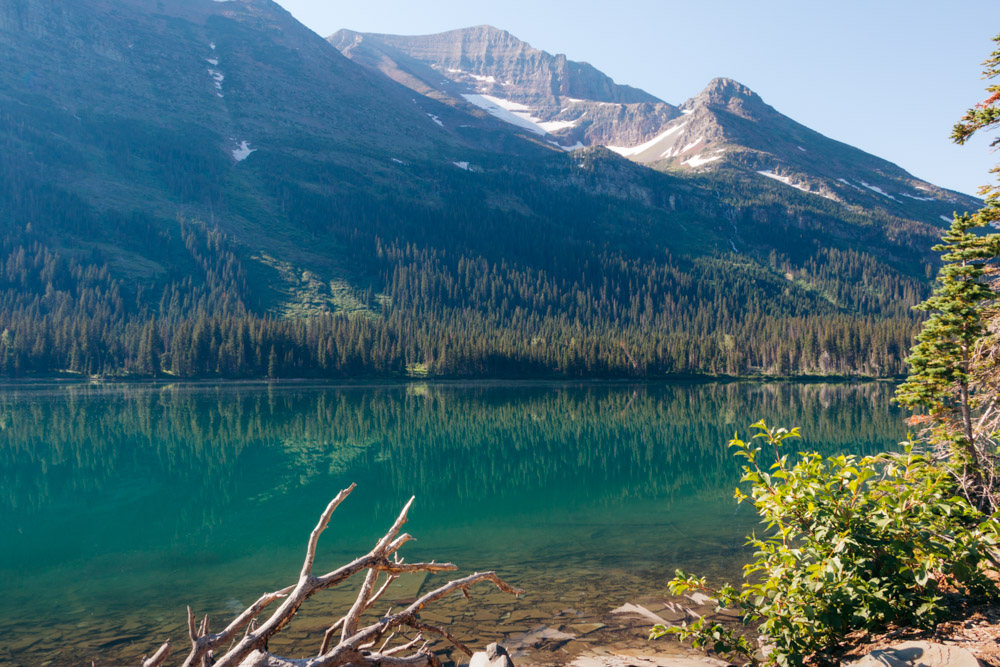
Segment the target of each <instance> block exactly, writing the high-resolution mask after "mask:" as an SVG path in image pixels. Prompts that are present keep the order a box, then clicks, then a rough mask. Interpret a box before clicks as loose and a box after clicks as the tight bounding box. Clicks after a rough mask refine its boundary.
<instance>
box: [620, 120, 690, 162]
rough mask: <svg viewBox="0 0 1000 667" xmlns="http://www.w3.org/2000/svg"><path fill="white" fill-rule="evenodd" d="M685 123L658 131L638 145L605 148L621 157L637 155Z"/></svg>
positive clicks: (679, 129)
mask: <svg viewBox="0 0 1000 667" xmlns="http://www.w3.org/2000/svg"><path fill="white" fill-rule="evenodd" d="M685 125H687V123H681V124H680V125H675V126H673V127H672V128H670V129H669V130H666V131H665V132H661V133H659V134H658V135H656V136H655V137H653V138H652V139H650V140H649V141H647V142H646V143H644V144H639V145H638V146H605V148H607V149H608V150H609V151H614V152H615V153H618V154H619V155H621V156H622V157H629V156H631V155H638V154H639V153H643V152H645V151H647V150H649V149H650V148H652V147H653V146H655V145H656V144H658V143H660V142H661V141H663V140H664V139H666V138H667V137H669V136H671V135H674V134H677V133H678V132H680V131H681V129H683V128H684V126H685Z"/></svg>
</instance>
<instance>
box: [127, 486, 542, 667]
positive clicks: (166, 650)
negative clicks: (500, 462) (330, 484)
mask: <svg viewBox="0 0 1000 667" xmlns="http://www.w3.org/2000/svg"><path fill="white" fill-rule="evenodd" d="M354 487H355V485H354V484H352V485H351V486H350V487H348V488H346V489H344V490H343V491H341V492H340V493H338V494H337V496H336V497H335V498H334V499H333V500H332V501H330V504H329V505H327V507H326V509H325V510H324V511H323V514H322V515H321V516H320V519H319V521H318V522H317V524H316V527H315V528H313V530H312V532H311V533H310V534H309V541H308V543H307V545H306V556H305V560H304V561H303V563H302V570H301V572H300V573H299V579H298V581H297V582H296V583H295V584H292V585H291V586H287V587H285V588H282V589H280V590H277V591H274V592H272V593H265V594H264V595H262V596H261V597H260V598H258V599H257V601H256V602H254V603H253V604H251V605H250V606H249V607H247V608H246V609H245V610H244V611H243V612H242V613H240V614H239V615H238V616H237V617H236V618H235V619H233V620H232V621H231V622H230V623H229V625H227V626H226V627H225V628H224V629H223V630H221V631H220V632H217V633H214V634H213V633H211V632H210V631H209V618H208V616H205V617H204V618H203V619H202V621H201V622H200V623H198V622H196V620H195V615H194V613H193V612H192V611H191V608H190V607H188V610H187V615H188V623H187V625H188V636H189V638H190V640H191V649H190V651H189V652H188V654H187V656H186V657H185V659H184V662H183V663H182V667H209V665H212V666H214V667H235V666H237V665H238V666H240V667H340V666H341V665H347V664H349V663H350V664H353V665H369V666H376V665H377V666H380V667H437V665H438V661H437V658H436V657H435V655H434V653H433V652H431V651H430V649H429V648H428V645H429V642H430V640H428V639H426V636H428V635H436V636H438V637H441V638H443V639H445V640H446V641H448V642H450V643H452V644H454V645H455V646H456V647H458V648H459V649H460V650H462V651H463V652H465V653H468V654H469V655H471V652H470V651H469V649H468V647H466V646H465V645H464V644H462V643H461V642H460V641H458V640H457V639H456V638H455V637H454V636H453V635H452V634H451V633H450V632H449V631H448V630H447V629H446V628H439V627H435V626H432V625H428V624H426V623H424V622H423V621H421V620H420V617H419V614H420V611H421V610H422V609H424V608H425V607H426V606H428V605H430V604H432V603H434V602H436V601H438V600H440V599H442V598H444V597H446V596H448V595H451V594H453V593H456V592H459V591H461V592H462V593H464V594H465V595H466V596H467V597H468V591H469V589H470V588H472V587H473V586H474V585H476V584H478V583H481V582H490V583H492V584H493V585H494V586H496V587H497V588H498V589H500V590H501V591H503V592H504V593H510V594H511V595H515V596H517V595H520V594H521V593H522V591H520V590H518V589H516V588H514V587H512V586H510V585H508V584H507V583H506V582H504V581H503V580H502V579H500V578H499V577H498V576H497V575H496V574H495V573H494V572H477V573H475V574H470V575H469V576H467V577H463V578H461V579H455V580H453V581H450V582H448V583H446V584H444V585H443V586H441V587H439V588H437V589H435V590H433V591H430V592H429V593H426V594H424V595H422V596H420V597H419V598H418V599H417V600H416V601H415V602H413V603H412V604H410V605H409V606H408V607H406V608H405V609H403V610H402V611H399V612H396V613H389V614H386V615H385V616H383V617H382V618H380V619H379V620H378V621H377V622H375V623H372V624H370V625H367V626H365V627H359V626H360V621H361V617H362V615H363V614H364V613H365V612H366V611H368V610H369V609H371V607H372V606H373V605H374V604H375V603H376V602H377V601H378V600H379V598H381V597H382V596H383V595H384V594H385V592H386V591H387V590H388V588H389V586H390V584H392V582H394V581H395V580H396V579H397V578H398V577H400V576H401V575H404V574H408V573H413V572H428V573H438V572H450V571H454V570H457V569H458V568H457V567H456V566H455V565H453V564H451V563H435V562H430V563H404V562H403V561H402V559H400V558H399V556H398V554H397V552H398V551H399V549H400V547H402V546H403V545H404V544H406V543H407V542H409V541H410V540H412V539H413V538H412V537H411V536H410V535H408V534H406V533H403V534H400V530H401V529H402V527H403V524H405V523H406V521H407V514H408V513H409V510H410V506H411V505H412V503H413V498H411V499H410V501H409V502H407V503H406V505H405V506H404V507H403V509H402V511H401V512H400V513H399V516H398V517H397V518H396V520H395V522H394V523H393V524H392V527H391V528H389V531H388V532H387V533H386V534H385V535H384V536H383V537H382V538H381V539H380V540H379V541H378V542H377V543H376V544H375V546H374V548H372V550H371V551H369V552H368V553H367V554H365V555H364V556H360V557H358V558H356V559H354V560H353V561H351V562H350V563H347V564H346V565H342V566H341V567H339V568H337V569H335V570H332V571H330V572H327V573H325V574H322V575H316V574H314V573H313V564H314V562H315V560H316V549H317V546H318V544H319V538H320V535H321V534H322V533H323V531H325V530H326V527H327V524H329V522H330V517H331V516H332V515H333V512H334V511H335V510H336V509H337V507H339V506H340V504H341V503H342V502H343V501H344V499H346V498H347V496H348V495H350V493H351V492H352V491H353V490H354ZM361 572H365V579H364V582H363V583H362V585H361V590H360V591H359V592H358V595H357V598H356V599H355V600H354V604H353V605H351V608H350V610H349V611H348V612H347V613H346V614H345V615H344V616H343V617H342V618H340V619H338V620H337V621H336V622H334V623H333V624H331V625H330V627H329V628H328V629H327V631H326V633H325V634H324V636H323V642H322V644H321V646H320V650H319V653H318V654H317V655H316V656H314V657H311V658H306V659H291V658H284V657H281V656H277V655H274V654H272V653H270V652H269V651H268V648H267V647H268V641H269V640H270V639H271V638H272V637H273V636H275V635H276V634H278V633H279V632H281V630H282V629H283V628H285V627H286V626H287V625H288V623H289V622H291V620H292V618H293V617H294V616H295V614H296V613H297V612H298V610H299V608H300V607H301V606H302V604H303V603H304V602H305V601H306V600H307V599H309V598H310V597H312V596H313V595H314V594H316V593H318V592H319V591H321V590H323V589H326V588H331V587H333V586H337V585H338V584H341V583H343V582H344V581H346V580H347V579H349V578H351V577H353V576H354V575H356V574H359V573H361ZM383 577H384V581H382V583H381V584H379V580H380V579H381V578H383ZM278 600H282V603H281V604H280V606H279V607H278V608H277V609H276V610H275V611H274V613H272V614H271V616H270V617H269V618H267V620H265V621H263V622H258V617H259V616H260V615H261V614H262V613H263V611H264V610H265V609H266V608H267V607H268V606H270V605H271V604H273V603H275V602H277V601H278ZM338 630H339V631H340V639H339V641H338V643H337V644H336V645H333V639H334V637H335V635H336V633H337V631H338ZM241 631H243V635H242V637H239V638H238V636H239V634H240V632H241ZM414 632H415V633H416V636H409V635H410V634H412V633H414ZM394 642H395V645H394ZM223 646H229V648H228V649H226V650H225V651H224V652H223V653H222V654H220V655H216V653H217V652H218V651H219V649H220V648H221V647H223ZM376 646H377V647H378V648H376ZM169 654H170V642H169V641H167V642H165V643H164V644H163V645H162V646H160V647H159V649H157V651H156V652H155V653H154V654H153V655H152V656H149V657H145V656H143V658H142V661H141V665H142V667H161V666H162V665H164V664H165V663H166V660H167V658H168V657H169Z"/></svg>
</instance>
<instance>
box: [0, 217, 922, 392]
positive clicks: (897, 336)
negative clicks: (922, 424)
mask: <svg viewBox="0 0 1000 667" xmlns="http://www.w3.org/2000/svg"><path fill="white" fill-rule="evenodd" d="M182 238H183V245H184V248H185V249H186V251H187V254H188V259H189V260H190V261H189V263H190V264H192V265H194V266H196V267H198V269H199V270H198V272H197V274H194V275H188V276H186V277H185V278H183V279H181V280H179V281H176V282H169V283H167V284H165V285H163V286H162V288H161V289H160V291H159V293H158V294H153V295H150V294H149V290H146V291H145V293H142V294H136V293H130V290H129V289H127V288H126V286H125V285H123V284H122V282H121V281H120V280H118V279H115V278H113V277H112V276H111V274H110V271H109V269H108V267H107V265H97V264H95V263H88V262H85V261H81V260H79V259H74V258H70V259H67V258H66V257H65V256H64V255H61V254H59V253H57V252H55V251H53V250H52V249H50V248H48V247H47V246H45V245H44V244H43V243H42V242H40V241H38V240H33V241H30V242H25V241H24V239H20V240H18V241H16V242H14V241H11V240H10V239H8V240H6V241H5V242H4V243H3V245H2V246H0V249H2V253H3V254H2V257H3V259H2V263H0V269H2V270H0V372H2V373H3V374H5V375H12V376H23V375H27V374H32V373H50V372H56V371H66V372H71V373H81V374H85V375H95V374H96V375H134V376H143V377H148V376H156V375H172V376H178V377H206V376H212V377H228V378H238V377H260V376H267V377H343V376H356V375H385V374H401V373H406V372H410V373H425V372H426V373H431V374H435V375H457V376H465V375H491V376H512V375H525V374H528V375H552V374H558V375H566V376H574V377H575V376H584V375H621V376H657V375H665V374H697V373H711V374H732V375H736V374H745V373H753V372H761V373H772V374H781V375H791V374H796V373H848V374H851V373H855V374H867V375H893V374H898V373H900V372H902V370H903V367H902V356H903V353H904V351H905V350H906V349H907V348H908V346H909V344H910V339H911V336H912V334H913V329H914V326H915V324H914V320H913V319H912V318H911V317H910V316H908V315H905V314H904V313H901V312H898V311H899V310H902V309H903V308H905V307H906V306H907V305H908V304H909V303H911V302H912V301H913V300H915V299H917V298H918V297H919V294H920V292H919V285H918V284H916V283H915V282H912V281H911V282H906V281H904V280H902V279H901V278H899V277H898V276H892V275H887V274H885V273H884V272H883V273H882V274H879V273H877V272H874V271H873V269H872V267H871V266H870V265H871V259H870V258H866V257H864V256H861V255H858V254H857V253H854V252H843V251H828V252H822V253H820V255H819V256H818V257H817V259H816V260H814V262H813V265H811V266H807V267H804V268H802V269H800V270H799V272H798V274H799V275H800V276H801V277H796V275H795V274H794V273H793V272H792V271H781V269H782V268H784V267H782V266H780V262H779V260H778V259H777V258H774V261H775V266H776V269H778V271H776V272H773V274H772V273H768V272H767V271H766V270H765V269H764V268H757V271H758V272H759V273H760V275H754V274H753V273H750V272H737V271H734V270H732V269H731V268H730V267H729V266H728V265H726V264H723V263H721V262H718V261H712V260H703V261H698V262H694V263H692V264H690V265H689V266H686V267H684V269H683V270H682V269H680V268H679V267H678V265H677V263H675V262H673V261H672V260H671V259H670V258H669V257H666V258H664V259H663V260H660V261H640V260H633V259H628V258H624V257H622V256H620V255H614V254H610V253H609V254H608V255H605V256H603V257H599V258H597V259H598V261H595V262H593V264H592V268H590V275H587V274H582V275H579V276H578V277H573V276H568V275H566V273H565V272H564V273H563V275H557V274H550V273H547V272H546V271H544V270H538V269H533V268H531V267H523V266H519V265H517V264H516V263H513V262H511V263H508V262H499V263H491V262H488V261H486V260H485V259H483V258H481V257H470V256H465V255H461V256H458V257H457V258H456V259H451V258H450V257H448V256H446V255H445V254H443V253H439V252H436V251H435V250H433V249H426V248H423V249H421V248H417V247H415V246H412V245H409V246H405V247H404V246H400V245H397V244H391V245H387V246H383V245H381V242H379V245H378V248H377V249H376V252H375V253H374V254H375V256H376V257H377V261H378V263H379V266H380V269H381V272H382V275H383V276H384V279H385V283H384V286H385V290H384V293H383V294H381V295H379V296H380V298H378V299H376V298H374V297H373V295H372V293H371V292H370V291H369V292H368V293H367V294H361V295H359V296H360V298H361V299H362V301H363V302H364V303H366V305H368V306H369V307H370V308H369V310H367V311H363V312H361V313H359V314H353V315H342V314H336V313H325V314H322V313H321V314H316V315H314V316H312V317H303V318H296V319H278V318H275V317H268V316H260V315H256V314H254V313H253V312H251V310H250V309H249V308H248V307H247V301H248V298H249V297H248V290H247V287H246V277H245V271H244V269H243V267H242V265H241V262H240V260H239V259H238V258H237V256H236V254H235V253H234V251H233V250H232V249H231V248H230V247H229V245H228V243H227V241H226V239H225V238H224V236H223V235H222V234H220V233H219V232H217V231H211V230H204V229H199V228H197V227H191V226H188V227H185V228H184V229H183V231H182ZM588 263H589V260H588V262H585V264H588ZM833 271H835V272H837V275H838V276H839V280H831V279H830V278H828V277H827V273H828V272H833ZM870 271H871V272H872V275H868V272H870ZM779 272H780V273H781V274H787V276H783V275H779ZM844 272H846V273H847V275H846V276H845V275H844ZM796 280H810V281H811V284H812V285H813V287H812V289H814V290H816V295H815V298H814V303H812V304H807V305H811V306H812V310H813V312H809V310H810V309H808V308H806V307H804V306H803V305H802V304H801V299H794V298H791V297H789V296H788V292H789V289H790V284H791V283H794V282H795V281H796ZM782 283H785V284H782ZM827 283H829V285H828V284H827ZM824 287H826V288H827V289H824ZM850 290H861V291H862V292H863V294H861V295H860V297H857V298H855V297H853V296H852V295H845V294H843V293H842V292H844V291H850ZM820 292H822V293H820ZM151 296H152V297H157V296H158V298H151ZM838 302H846V303H850V304H852V305H854V306H855V309H856V312H853V313H851V312H845V309H843V308H840V307H838V306H837V303H838ZM816 311H818V313H817V312H816ZM886 311H890V312H892V311H896V312H894V313H893V316H891V317H884V316H882V315H881V313H885V312H886Z"/></svg>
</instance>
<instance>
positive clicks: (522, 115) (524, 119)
mask: <svg viewBox="0 0 1000 667" xmlns="http://www.w3.org/2000/svg"><path fill="white" fill-rule="evenodd" d="M462 97H464V98H465V101H466V102H469V103H470V104H474V105H476V106H477V107H479V108H480V109H482V110H484V111H486V112H487V113H488V114H490V115H491V116H493V117H494V118H498V119H500V120H502V121H504V122H506V123H510V124H511V125H517V126H518V127H523V128H524V129H526V130H531V131H532V132H534V133H535V134H539V135H546V134H551V133H552V132H558V131H559V130H564V129H566V128H568V127H574V126H575V125H576V124H577V123H579V122H580V118H583V116H580V118H577V119H576V120H549V121H543V120H542V119H540V118H537V117H536V116H533V115H532V113H533V112H532V109H531V107H529V106H526V105H524V104H521V103H519V102H514V101H512V100H506V99H504V98H502V97H494V96H492V95H477V94H463V95H462Z"/></svg>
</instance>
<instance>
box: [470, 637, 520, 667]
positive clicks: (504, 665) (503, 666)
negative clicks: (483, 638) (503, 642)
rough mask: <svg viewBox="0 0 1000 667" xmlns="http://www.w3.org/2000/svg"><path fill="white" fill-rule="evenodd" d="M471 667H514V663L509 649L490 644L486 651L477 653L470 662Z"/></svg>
mask: <svg viewBox="0 0 1000 667" xmlns="http://www.w3.org/2000/svg"><path fill="white" fill-rule="evenodd" d="M469 667H514V661H513V660H511V659H510V655H508V654H507V649H505V648H504V647H503V646H500V644H496V643H493V644H490V645H489V646H487V647H486V650H485V651H477V652H476V653H474V654H473V655H472V660H470V661H469Z"/></svg>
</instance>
